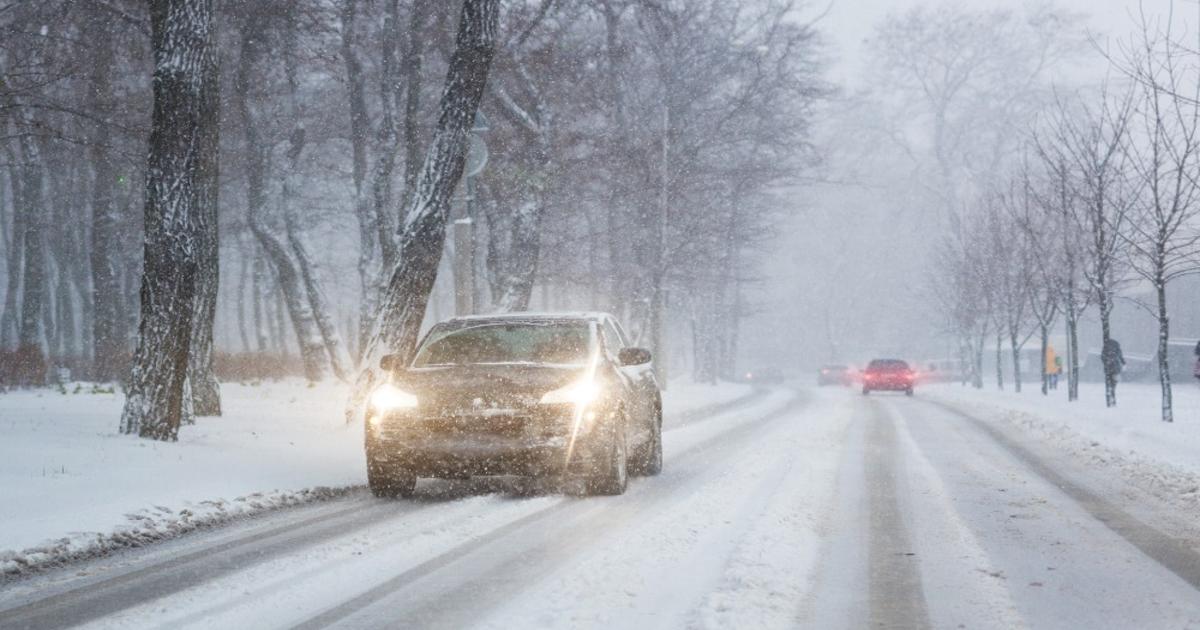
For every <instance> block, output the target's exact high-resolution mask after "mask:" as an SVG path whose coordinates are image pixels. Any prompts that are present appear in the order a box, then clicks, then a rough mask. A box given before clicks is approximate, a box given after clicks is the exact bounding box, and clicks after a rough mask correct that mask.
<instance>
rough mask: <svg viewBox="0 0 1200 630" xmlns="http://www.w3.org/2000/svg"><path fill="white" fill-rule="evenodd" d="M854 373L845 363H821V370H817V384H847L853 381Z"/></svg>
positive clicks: (820, 385)
mask: <svg viewBox="0 0 1200 630" xmlns="http://www.w3.org/2000/svg"><path fill="white" fill-rule="evenodd" d="M853 380H854V375H853V374H852V373H851V371H850V367H849V366H845V365H822V366H821V371H819V372H817V386H819V387H823V386H825V385H849V384H851V383H852V382H853Z"/></svg>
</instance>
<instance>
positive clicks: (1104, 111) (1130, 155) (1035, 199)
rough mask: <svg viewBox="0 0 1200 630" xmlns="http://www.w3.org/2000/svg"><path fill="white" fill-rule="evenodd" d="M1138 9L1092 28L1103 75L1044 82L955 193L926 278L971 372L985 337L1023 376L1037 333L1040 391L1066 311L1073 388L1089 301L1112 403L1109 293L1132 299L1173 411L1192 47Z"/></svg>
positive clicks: (1196, 84)
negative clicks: (993, 165) (1120, 26)
mask: <svg viewBox="0 0 1200 630" xmlns="http://www.w3.org/2000/svg"><path fill="white" fill-rule="evenodd" d="M1138 17H1139V22H1138V24H1137V28H1136V30H1135V34H1134V35H1132V36H1130V37H1129V38H1128V39H1125V40H1120V41H1118V42H1116V43H1115V45H1112V46H1104V47H1099V46H1098V45H1096V44H1095V43H1093V45H1095V46H1097V48H1098V49H1099V50H1100V51H1101V52H1102V53H1103V54H1104V55H1105V57H1106V59H1107V61H1108V63H1109V65H1110V72H1109V75H1108V77H1107V78H1106V79H1105V80H1103V81H1102V82H1101V83H1100V84H1099V85H1098V86H1095V87H1088V86H1084V87H1081V88H1078V89H1073V90H1064V89H1052V90H1051V91H1050V92H1049V93H1048V94H1047V95H1046V98H1044V99H1042V100H1041V102H1040V104H1039V105H1040V106H1039V107H1038V108H1037V109H1036V110H1035V111H1033V112H1032V113H1031V115H1030V116H1029V117H1028V119H1027V120H1026V123H1025V125H1024V127H1023V128H1022V129H1021V133H1019V134H1017V135H1016V137H1015V139H1014V142H1013V146H1012V150H1011V151H1010V152H1008V153H1007V154H1006V157H1005V160H1004V162H1003V164H1002V165H1000V167H999V168H997V169H996V170H995V171H994V173H995V175H994V177H992V178H991V179H990V181H988V182H987V183H986V185H983V186H980V187H978V188H977V189H976V190H974V191H973V192H972V194H970V195H969V196H968V197H967V198H966V200H965V201H964V202H963V203H962V204H961V206H960V208H959V212H957V213H956V214H955V218H956V221H953V222H952V223H951V226H950V227H949V229H948V230H947V235H946V237H945V239H944V241H943V245H942V246H941V247H940V248H939V255H938V257H937V260H936V262H935V271H934V276H933V277H934V282H933V284H934V285H935V286H936V287H938V289H937V295H938V298H939V299H938V305H939V307H940V308H941V309H942V310H943V312H944V314H945V315H946V319H947V323H948V327H949V329H950V330H952V331H953V332H954V333H955V334H956V336H957V338H958V339H960V341H961V343H960V346H961V354H962V356H963V357H964V358H965V359H966V363H967V365H968V366H969V374H970V378H971V380H972V381H973V383H974V384H975V385H976V386H977V387H979V386H982V381H983V374H982V363H983V361H982V355H983V353H984V349H985V346H986V345H987V344H988V343H989V342H993V341H994V343H995V350H996V352H997V357H996V368H997V375H996V376H997V379H999V384H1000V386H1001V387H1002V386H1003V372H1002V370H1003V365H1004V361H1003V360H1002V358H1001V356H1000V353H1001V352H1002V348H1005V347H1007V348H1008V350H1009V351H1010V352H1011V356H1012V361H1011V365H1012V368H1013V373H1012V377H1013V379H1014V381H1015V385H1016V387H1017V388H1018V390H1019V388H1020V383H1021V374H1020V371H1019V370H1020V360H1019V356H1020V351H1021V348H1022V347H1023V345H1024V344H1025V343H1026V341H1028V340H1029V339H1030V338H1034V337H1036V338H1037V339H1039V340H1040V346H1041V348H1040V349H1041V356H1042V361H1041V366H1040V375H1039V376H1040V378H1041V381H1042V385H1041V389H1042V392H1043V393H1045V392H1046V390H1047V382H1048V374H1049V373H1050V372H1051V371H1053V366H1049V365H1047V363H1046V361H1047V359H1046V356H1047V352H1046V348H1047V344H1048V337H1049V334H1048V331H1049V330H1050V328H1051V327H1052V326H1054V325H1056V323H1057V322H1063V323H1064V325H1065V329H1066V331H1067V334H1066V338H1067V347H1066V355H1067V356H1066V370H1065V376H1066V379H1067V392H1068V398H1069V399H1070V400H1075V399H1077V397H1078V391H1079V389H1078V383H1079V368H1080V350H1079V347H1080V346H1079V344H1080V339H1079V322H1080V319H1081V318H1082V317H1083V315H1084V313H1085V312H1089V311H1090V312H1094V313H1095V314H1096V316H1097V318H1098V320H1099V332H1100V339H1099V342H1100V347H1101V348H1102V349H1103V352H1102V353H1101V356H1102V359H1103V360H1102V366H1103V373H1104V383H1105V388H1104V389H1105V402H1106V404H1107V405H1108V406H1115V405H1116V403H1117V397H1116V388H1117V383H1118V375H1119V372H1120V368H1121V363H1120V361H1119V360H1118V354H1117V349H1118V348H1119V345H1115V344H1114V342H1113V331H1112V313H1113V309H1114V307H1115V305H1116V304H1117V302H1118V301H1119V300H1127V301H1130V302H1132V303H1135V304H1137V305H1138V306H1139V307H1141V308H1142V309H1144V310H1145V312H1147V313H1148V314H1150V315H1151V316H1153V317H1154V319H1155V321H1156V322H1157V329H1158V334H1157V344H1156V345H1157V352H1156V369H1157V372H1158V380H1159V383H1160V387H1161V417H1162V420H1163V421H1166V422H1172V421H1173V420H1174V413H1173V408H1172V383H1171V370H1170V366H1169V363H1168V358H1169V352H1168V344H1169V340H1170V338H1171V327H1170V321H1171V318H1170V314H1171V309H1172V307H1174V306H1175V305H1172V304H1169V303H1168V288H1169V287H1170V286H1171V285H1172V283H1173V282H1175V281H1177V280H1178V279H1179V278H1182V277H1184V276H1187V275H1191V274H1195V273H1198V272H1200V216H1198V215H1200V126H1198V125H1200V80H1198V79H1197V77H1198V76H1200V75H1198V74H1197V73H1198V71H1200V55H1198V54H1197V53H1196V50H1197V47H1196V46H1195V45H1194V43H1192V42H1188V41H1184V40H1183V31H1184V29H1183V28H1182V27H1180V26H1179V24H1178V23H1177V22H1176V21H1174V20H1173V19H1172V16H1170V15H1165V16H1153V15H1148V14H1146V13H1142V14H1140V15H1139V16H1138ZM1146 289H1148V291H1145V290H1146ZM1146 292H1148V293H1149V295H1151V296H1152V297H1151V298H1150V299H1148V300H1143V299H1140V298H1139V297H1138V295H1139V294H1144V293H1146ZM1191 306H1192V305H1190V304H1184V305H1183V307H1184V308H1189V307H1191Z"/></svg>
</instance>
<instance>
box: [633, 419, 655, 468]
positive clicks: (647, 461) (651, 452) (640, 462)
mask: <svg viewBox="0 0 1200 630" xmlns="http://www.w3.org/2000/svg"><path fill="white" fill-rule="evenodd" d="M662 467H663V454H662V410H661V409H658V410H656V411H655V417H654V427H653V428H652V429H651V430H650V441H649V442H647V443H646V444H645V445H644V446H642V448H641V449H640V450H639V452H638V455H637V457H636V458H634V461H633V466H632V469H633V474H635V475H640V476H643V477H653V476H654V475H657V474H658V473H660V472H662Z"/></svg>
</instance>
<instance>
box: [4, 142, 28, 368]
mask: <svg viewBox="0 0 1200 630" xmlns="http://www.w3.org/2000/svg"><path fill="white" fill-rule="evenodd" d="M5 157H7V158H8V161H9V168H8V174H9V184H10V185H9V190H11V191H12V192H11V194H10V198H11V200H12V224H11V226H12V229H11V231H10V233H11V235H12V237H11V240H10V242H9V243H10V244H9V247H8V251H7V252H5V255H6V261H5V262H6V264H5V269H6V270H7V278H6V280H7V281H6V284H5V291H4V313H3V314H2V315H0V350H12V349H14V348H16V347H17V321H18V317H17V309H18V308H19V307H20V304H19V302H18V301H17V295H18V294H19V293H20V290H21V276H22V275H24V269H23V267H22V263H23V262H24V260H25V212H24V207H25V200H24V194H23V192H22V190H21V175H20V172H19V169H18V167H17V164H16V162H17V160H16V158H15V157H14V156H13V155H12V154H11V153H10V154H8V155H6V156H5Z"/></svg>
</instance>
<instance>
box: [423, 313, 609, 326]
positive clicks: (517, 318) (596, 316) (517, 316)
mask: <svg viewBox="0 0 1200 630" xmlns="http://www.w3.org/2000/svg"><path fill="white" fill-rule="evenodd" d="M612 318H613V316H612V315H610V314H608V313H603V312H600V311H565V312H558V313H555V312H517V313H493V314H491V315H460V316H458V317H451V318H450V319H448V320H446V321H444V322H442V323H443V324H472V323H489V322H497V323H501V322H528V321H547V322H551V321H553V322H561V321H572V320H574V321H587V322H602V321H604V320H606V319H612Z"/></svg>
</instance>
